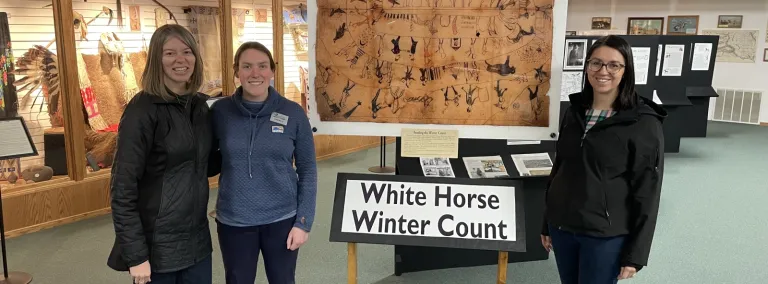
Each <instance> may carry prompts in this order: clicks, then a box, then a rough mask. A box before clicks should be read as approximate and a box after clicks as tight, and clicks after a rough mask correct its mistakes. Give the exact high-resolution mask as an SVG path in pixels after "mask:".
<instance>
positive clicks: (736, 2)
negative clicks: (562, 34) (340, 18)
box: [567, 0, 768, 123]
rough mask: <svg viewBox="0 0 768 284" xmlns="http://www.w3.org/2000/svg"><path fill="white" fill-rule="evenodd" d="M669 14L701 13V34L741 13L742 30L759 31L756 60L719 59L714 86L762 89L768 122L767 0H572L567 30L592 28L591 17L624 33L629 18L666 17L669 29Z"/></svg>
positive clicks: (763, 115) (762, 118) (764, 118)
mask: <svg viewBox="0 0 768 284" xmlns="http://www.w3.org/2000/svg"><path fill="white" fill-rule="evenodd" d="M670 15H673V16H674V15H699V29H698V34H701V30H702V29H717V21H718V16H719V15H742V16H743V24H742V28H741V30H758V39H757V50H756V54H755V63H731V62H716V64H715V71H714V79H713V81H712V86H713V87H714V88H716V89H717V88H727V89H736V90H752V91H762V92H763V99H762V102H761V112H760V121H761V122H764V123H766V122H768V80H766V78H768V62H763V51H764V50H765V48H768V44H767V43H766V41H767V40H768V39H766V29H767V28H768V0H728V1H722V0H642V1H637V0H569V7H568V24H567V30H568V31H584V30H590V29H591V20H592V17H611V18H612V23H611V28H612V29H618V30H621V31H624V32H626V29H627V20H628V18H629V17H664V18H665V21H664V25H665V26H664V29H665V30H666V25H667V16H670ZM728 30H736V29H728Z"/></svg>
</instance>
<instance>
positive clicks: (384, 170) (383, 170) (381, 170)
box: [368, 136, 395, 174]
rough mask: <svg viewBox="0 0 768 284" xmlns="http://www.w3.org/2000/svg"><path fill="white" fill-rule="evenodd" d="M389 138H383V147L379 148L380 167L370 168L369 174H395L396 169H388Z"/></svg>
mask: <svg viewBox="0 0 768 284" xmlns="http://www.w3.org/2000/svg"><path fill="white" fill-rule="evenodd" d="M386 156H387V138H386V137H384V136H381V145H380V146H379V166H378V167H370V168H368V171H369V172H372V173H377V174H389V173H394V172H395V168H393V167H387V158H386Z"/></svg>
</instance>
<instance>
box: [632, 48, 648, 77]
mask: <svg viewBox="0 0 768 284" xmlns="http://www.w3.org/2000/svg"><path fill="white" fill-rule="evenodd" d="M632 59H633V61H634V62H635V84H637V85H645V84H648V71H650V65H651V48H650V47H633V48H632Z"/></svg>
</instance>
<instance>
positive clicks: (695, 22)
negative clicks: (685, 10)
mask: <svg viewBox="0 0 768 284" xmlns="http://www.w3.org/2000/svg"><path fill="white" fill-rule="evenodd" d="M698 33H699V16H669V17H667V34H668V35H695V34H698Z"/></svg>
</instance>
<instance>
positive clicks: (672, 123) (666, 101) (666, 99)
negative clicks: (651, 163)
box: [657, 88, 693, 153]
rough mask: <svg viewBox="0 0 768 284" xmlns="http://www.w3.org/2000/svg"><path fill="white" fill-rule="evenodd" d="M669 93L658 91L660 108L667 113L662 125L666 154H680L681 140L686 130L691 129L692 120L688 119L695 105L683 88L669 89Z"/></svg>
mask: <svg viewBox="0 0 768 284" xmlns="http://www.w3.org/2000/svg"><path fill="white" fill-rule="evenodd" d="M667 90H668V91H657V94H658V96H659V99H660V100H661V104H660V106H661V107H663V108H664V110H666V111H667V118H665V119H664V124H663V125H662V127H663V129H664V153H678V152H680V139H682V137H683V136H682V134H683V133H685V129H686V128H687V127H689V124H690V118H689V117H687V115H688V113H689V112H690V110H691V108H692V107H693V105H692V104H691V101H690V100H688V97H686V96H685V90H684V89H682V88H674V89H673V88H669V89H667Z"/></svg>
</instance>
